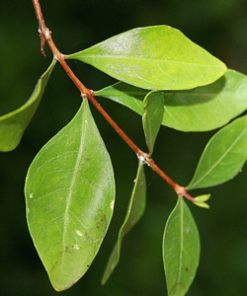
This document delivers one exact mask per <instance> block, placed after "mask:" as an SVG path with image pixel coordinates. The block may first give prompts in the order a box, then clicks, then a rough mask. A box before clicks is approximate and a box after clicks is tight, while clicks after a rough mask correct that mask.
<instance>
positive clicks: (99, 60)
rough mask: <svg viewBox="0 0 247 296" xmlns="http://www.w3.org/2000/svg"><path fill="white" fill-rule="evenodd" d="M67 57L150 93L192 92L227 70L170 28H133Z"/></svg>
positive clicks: (219, 62)
mask: <svg viewBox="0 0 247 296" xmlns="http://www.w3.org/2000/svg"><path fill="white" fill-rule="evenodd" d="M67 58H68V59H77V60H80V61H83V62H85V63H88V64H90V65H92V66H94V67H95V68H97V69H99V70H101V71H103V72H105V73H107V74H108V75H110V76H112V77H114V78H116V79H117V80H120V81H123V82H126V83H129V84H132V85H134V86H137V87H141V88H144V89H150V90H180V89H191V88H194V87H197V86H202V85H207V84H210V83H212V82H214V81H215V80H217V79H218V78H219V77H221V76H222V75H223V74H224V72H225V71H226V66H225V65H224V64H223V63H222V62H221V61H219V60H218V59H216V58H215V57H213V56H212V55H211V54H209V53H208V52H207V51H206V50H205V49H203V48H201V47H199V46H198V45H196V44H195V43H193V42H192V41H190V40H189V39H188V38H187V37H185V35H184V34H183V33H181V32H180V31H179V30H177V29H173V28H171V27H168V26H154V27H145V28H137V29H133V30H130V31H127V32H125V33H122V34H119V35H117V36H114V37H112V38H109V39H107V40H105V41H103V42H100V43H98V44H96V45H94V46H92V47H90V48H88V49H85V50H83V51H80V52H78V53H74V54H71V55H68V56H67Z"/></svg>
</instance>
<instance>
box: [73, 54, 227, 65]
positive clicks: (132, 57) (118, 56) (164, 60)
mask: <svg viewBox="0 0 247 296" xmlns="http://www.w3.org/2000/svg"><path fill="white" fill-rule="evenodd" d="M71 58H73V59H79V58H81V59H82V60H83V59H84V58H90V59H95V58H98V59H100V58H101V59H105V58H108V59H125V60H133V59H134V60H138V59H140V60H146V61H150V60H154V61H155V62H165V63H179V64H185V65H188V64H189V65H196V66H204V67H210V68H212V67H214V68H223V65H213V64H212V65H211V64H199V63H192V62H184V61H179V60H178V61H176V60H172V59H169V60H168V59H156V58H145V57H140V56H125V55H106V54H83V55H81V56H78V57H71Z"/></svg>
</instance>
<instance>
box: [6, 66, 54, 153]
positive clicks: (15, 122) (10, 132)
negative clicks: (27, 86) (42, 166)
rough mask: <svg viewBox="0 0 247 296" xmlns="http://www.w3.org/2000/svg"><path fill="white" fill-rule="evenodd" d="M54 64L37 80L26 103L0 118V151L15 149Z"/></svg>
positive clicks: (35, 107)
mask: <svg viewBox="0 0 247 296" xmlns="http://www.w3.org/2000/svg"><path fill="white" fill-rule="evenodd" d="M55 64H56V61H55V60H53V61H52V63H51V65H50V66H49V68H48V69H47V70H46V72H45V73H44V74H43V75H42V76H41V77H40V79H39V80H38V82H37V84H36V86H35V89H34V91H33V93H32V94H31V96H30V98H29V99H28V101H27V102H26V103H25V104H24V105H23V106H21V107H20V108H18V109H17V110H15V111H12V112H10V113H8V114H5V115H3V116H1V117H0V151H4V152H7V151H11V150H13V149H15V148H16V147H17V146H18V145H19V143H20V141H21V138H22V136H23V134H24V132H25V129H26V128H27V126H28V124H29V122H30V120H31V119H32V117H33V115H34V113H35V111H36V109H37V108H38V105H39V102H40V100H41V98H42V96H43V93H44V90H45V87H46V84H47V82H48V80H49V77H50V75H51V72H52V70H53V68H54V66H55Z"/></svg>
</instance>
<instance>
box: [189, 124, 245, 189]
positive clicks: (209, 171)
mask: <svg viewBox="0 0 247 296" xmlns="http://www.w3.org/2000/svg"><path fill="white" fill-rule="evenodd" d="M245 132H246V128H245V129H244V130H243V131H242V133H241V134H240V135H239V136H238V137H237V139H236V140H235V141H234V142H233V143H232V145H231V146H230V147H229V148H228V149H227V150H226V151H225V153H224V154H223V155H222V156H221V157H220V158H219V160H218V161H216V162H215V164H214V165H213V166H212V167H211V168H210V169H209V170H208V171H207V172H206V173H205V174H204V175H203V176H202V177H201V178H200V179H198V180H197V182H196V183H194V184H192V185H193V187H192V188H195V186H196V185H197V184H198V183H200V182H201V181H202V180H203V179H205V178H206V176H208V175H209V174H210V173H211V172H212V170H214V169H215V167H216V166H218V165H219V163H220V162H221V161H222V159H223V158H225V157H226V156H227V154H228V153H229V152H230V151H231V149H232V148H233V147H234V146H235V145H236V143H237V142H238V141H239V140H240V139H241V137H242V135H243V134H244V133H245Z"/></svg>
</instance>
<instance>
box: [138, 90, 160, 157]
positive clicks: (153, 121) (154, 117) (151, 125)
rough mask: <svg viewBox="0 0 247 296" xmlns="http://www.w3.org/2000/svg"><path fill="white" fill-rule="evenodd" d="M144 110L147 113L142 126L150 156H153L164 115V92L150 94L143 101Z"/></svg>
mask: <svg viewBox="0 0 247 296" xmlns="http://www.w3.org/2000/svg"><path fill="white" fill-rule="evenodd" d="M143 109H144V110H145V112H144V115H143V117H142V124H143V129H144V134H145V138H146V143H147V146H148V150H149V155H152V153H153V148H154V143H155V140H156V137H157V134H158V132H159V129H160V125H161V122H162V118H163V113H164V94H163V93H162V92H151V93H149V94H148V95H147V96H146V97H145V99H144V101H143Z"/></svg>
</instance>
